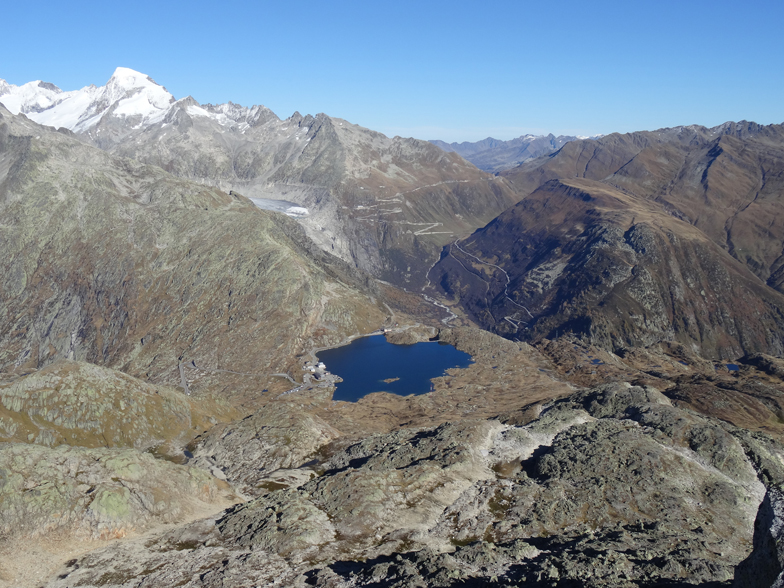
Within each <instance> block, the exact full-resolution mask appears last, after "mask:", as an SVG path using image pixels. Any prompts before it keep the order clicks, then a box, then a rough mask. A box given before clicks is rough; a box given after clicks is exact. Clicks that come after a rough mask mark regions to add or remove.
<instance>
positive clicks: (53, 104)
mask: <svg viewBox="0 0 784 588" xmlns="http://www.w3.org/2000/svg"><path fill="white" fill-rule="evenodd" d="M0 102H1V103H2V104H3V105H4V106H5V107H6V108H8V110H10V111H11V112H13V113H14V114H19V113H20V112H21V113H23V114H26V115H27V116H28V117H29V118H31V119H32V120H34V121H35V122H37V123H40V124H43V125H49V126H53V127H65V128H67V129H70V130H72V131H74V132H77V133H79V132H86V131H89V130H90V129H92V128H93V127H95V126H97V125H98V124H99V123H101V122H102V121H104V119H106V118H107V117H108V118H110V119H123V120H126V122H130V123H131V124H132V126H134V127H135V128H140V127H141V126H147V125H150V124H154V123H156V122H159V121H160V120H163V118H164V116H165V115H166V112H167V111H168V109H169V108H170V106H171V105H172V104H173V103H174V96H172V95H171V94H169V92H167V91H166V88H164V87H163V86H160V85H158V84H156V83H155V82H154V81H153V80H152V79H151V78H150V77H149V76H147V75H145V74H143V73H139V72H137V71H134V70H132V69H129V68H127V67H118V68H117V69H116V70H115V72H114V74H113V75H112V77H111V78H110V79H109V81H108V82H107V83H106V85H105V86H102V87H96V86H93V85H90V86H86V87H84V88H82V89H81V90H75V91H73V92H63V91H62V90H61V89H60V88H58V87H57V86H55V85H54V84H50V83H48V82H41V81H35V82H28V83H26V84H24V85H22V86H14V85H12V84H8V83H6V82H3V84H0Z"/></svg>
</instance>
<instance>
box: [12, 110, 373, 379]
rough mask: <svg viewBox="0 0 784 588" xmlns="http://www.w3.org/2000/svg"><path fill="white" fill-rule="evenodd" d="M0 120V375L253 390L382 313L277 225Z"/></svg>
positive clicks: (335, 267) (357, 280)
mask: <svg viewBox="0 0 784 588" xmlns="http://www.w3.org/2000/svg"><path fill="white" fill-rule="evenodd" d="M0 117H2V118H0V162H2V164H1V165H0V223H2V225H3V227H4V228H3V232H2V241H0V250H1V252H0V260H1V261H0V269H1V270H2V271H1V272H0V274H1V275H2V277H1V278H0V279H1V280H2V282H1V283H0V316H2V322H1V324H0V366H1V367H2V369H4V370H17V371H23V370H27V369H36V368H40V367H42V366H44V365H47V364H49V363H51V362H53V361H55V360H57V359H61V358H65V359H75V360H81V361H88V362H91V363H95V364H99V365H104V366H108V367H114V368H120V369H122V370H123V371H125V372H127V373H129V374H131V375H134V376H139V377H142V378H143V379H145V380H149V381H151V382H153V383H158V384H164V383H165V384H170V385H172V386H178V387H182V386H183V383H187V384H189V386H190V391H191V392H198V391H199V390H207V389H225V390H226V391H227V392H228V391H230V390H257V389H261V388H264V387H266V386H265V382H267V381H268V380H269V377H270V376H269V374H271V373H274V372H281V371H285V370H286V369H287V367H288V366H289V365H290V363H291V362H292V361H293V356H294V355H295V354H297V353H299V352H301V351H302V349H303V348H304V347H305V346H306V345H308V344H315V343H319V344H326V343H328V342H337V341H339V340H341V339H342V338H343V337H344V336H346V335H348V334H353V333H356V332H367V331H371V330H373V329H375V328H377V327H378V326H379V325H380V324H381V323H382V322H383V320H384V318H385V317H386V314H387V311H386V310H385V309H384V308H383V306H381V303H380V302H378V301H377V302H373V301H372V300H371V298H370V296H372V295H373V292H372V285H371V284H370V282H368V281H363V278H362V277H361V276H359V275H358V274H356V272H353V270H351V269H349V268H348V267H347V266H345V265H344V264H342V263H341V262H340V261H339V260H337V259H335V258H332V257H330V256H328V255H326V254H323V253H321V252H320V251H318V250H316V249H315V248H314V247H313V246H312V244H309V243H308V241H307V239H306V238H305V237H304V235H303V234H302V232H301V229H300V228H299V227H298V225H297V224H296V223H295V222H294V221H293V220H291V219H288V218H286V217H283V216H282V215H277V214H273V213H269V212H266V211H262V210H259V209H258V208H257V207H255V206H254V205H253V204H252V203H251V202H250V201H248V200H247V199H245V198H243V197H241V196H238V195H229V194H226V193H224V192H221V191H219V190H217V189H215V188H205V187H203V186H200V185H198V184H194V183H191V182H188V181H185V180H180V179H177V178H174V177H173V176H171V175H169V174H167V173H166V172H164V171H163V170H161V169H159V168H156V167H152V166H147V165H144V164H141V163H138V162H135V161H131V160H127V159H120V158H116V157H113V156H110V155H108V154H106V153H104V152H102V151H100V150H98V149H95V148H92V147H88V146H87V145H85V144H83V143H81V142H79V141H77V140H75V139H73V138H70V137H68V136H66V135H64V134H61V133H56V132H53V131H51V130H47V129H46V128H44V127H40V126H38V125H35V124H34V123H31V122H29V121H27V120H26V119H23V118H19V117H14V116H12V115H10V114H9V113H8V112H7V111H5V110H3V109H0ZM347 284H348V285H347ZM367 288H371V290H368V289H367ZM363 292H364V293H363ZM181 364H182V365H183V366H187V367H184V368H183V369H180V365H181ZM221 370H223V371H221Z"/></svg>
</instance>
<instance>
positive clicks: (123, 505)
mask: <svg viewBox="0 0 784 588" xmlns="http://www.w3.org/2000/svg"><path fill="white" fill-rule="evenodd" d="M234 501H236V498H235V497H234V496H233V493H232V492H231V490H230V488H229V487H228V485H227V484H226V483H225V482H221V481H220V480H217V479H215V478H213V477H212V476H210V475H209V474H207V473H206V472H204V471H202V470H200V469H197V468H192V467H189V466H180V465H176V464H173V463H170V462H167V461H163V460H160V459H155V458H154V457H153V456H152V455H150V454H147V453H140V452H138V451H135V450H132V449H84V448H76V447H67V446H64V445H63V446H60V447H57V448H55V449H49V448H47V447H42V446H39V445H25V444H11V443H0V513H2V514H0V537H2V539H3V541H13V540H14V538H23V537H41V536H44V535H46V534H51V533H56V534H58V535H61V536H62V535H65V536H73V537H76V538H81V539H95V538H112V537H123V536H125V535H127V534H129V533H132V532H140V531H143V530H145V529H147V528H149V527H150V526H151V525H155V524H161V523H175V522H182V521H184V520H185V519H187V517H188V516H189V515H190V514H192V513H193V512H199V511H200V510H204V508H205V506H207V505H216V507H217V508H219V507H220V505H225V506H228V505H229V504H231V503H232V502H234ZM213 508H215V507H213Z"/></svg>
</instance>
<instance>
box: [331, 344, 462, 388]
mask: <svg viewBox="0 0 784 588" xmlns="http://www.w3.org/2000/svg"><path fill="white" fill-rule="evenodd" d="M318 359H319V361H323V362H324V364H325V365H326V366H327V370H329V371H330V372H332V373H333V374H335V375H338V376H340V377H341V378H343V381H342V382H340V383H339V384H337V387H336V389H335V393H334V394H333V396H332V398H333V399H334V400H345V401H347V402H356V401H357V400H359V399H360V398H362V397H363V396H365V395H366V394H370V393H371V392H392V393H393V394H399V395H401V396H408V395H409V394H424V393H426V392H429V391H430V380H431V379H432V378H437V377H439V376H443V375H444V373H445V372H446V370H447V369H449V368H455V367H459V368H464V367H467V366H468V365H470V364H471V363H473V361H472V360H471V356H470V355H469V354H467V353H465V352H463V351H459V350H457V349H455V348H454V347H452V346H451V345H444V344H442V343H437V342H427V343H415V344H414V345H393V344H392V343H389V342H388V341H387V340H386V338H385V337H384V336H383V335H374V336H372V337H362V338H360V339H355V340H354V341H352V342H351V343H350V344H349V345H344V346H343V347H336V348H335V349H327V350H325V351H319V353H318ZM396 378H397V379H396ZM384 380H388V381H386V382H385V381H384Z"/></svg>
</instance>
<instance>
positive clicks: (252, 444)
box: [192, 401, 340, 495]
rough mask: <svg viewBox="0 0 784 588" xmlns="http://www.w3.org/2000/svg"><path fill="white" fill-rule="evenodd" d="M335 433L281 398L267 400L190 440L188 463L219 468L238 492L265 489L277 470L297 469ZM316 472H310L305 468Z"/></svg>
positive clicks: (337, 433)
mask: <svg viewBox="0 0 784 588" xmlns="http://www.w3.org/2000/svg"><path fill="white" fill-rule="evenodd" d="M339 435H340V433H339V432H338V431H337V430H335V429H334V428H333V427H331V426H330V425H328V424H327V423H325V422H324V421H323V420H322V419H320V418H319V417H318V416H316V415H313V414H310V413H308V412H305V411H302V410H301V409H300V408H299V407H298V406H295V405H293V404H291V403H288V402H285V401H277V402H270V403H269V404H267V405H266V406H264V407H263V408H262V409H260V410H258V411H257V412H255V413H254V414H252V415H250V416H248V417H246V418H244V419H242V420H241V421H238V422H235V423H231V424H227V425H218V426H216V427H214V428H213V429H211V430H210V431H208V432H207V433H205V434H204V435H203V436H202V437H200V438H199V439H197V440H196V441H195V443H194V445H195V448H194V459H193V461H192V464H193V465H196V466H199V467H202V468H204V469H207V470H208V471H214V470H218V471H220V472H221V475H222V476H225V478H226V479H227V480H229V481H230V482H231V483H232V484H234V485H235V486H236V487H237V488H238V489H239V490H240V491H241V492H243V493H245V494H248V495H257V494H259V493H260V492H266V491H267V490H268V489H269V488H270V484H272V486H273V487H274V485H275V484H280V482H279V481H277V482H276V481H275V480H271V481H270V480H269V478H270V476H271V475H273V474H274V472H276V470H281V469H284V470H288V469H292V468H298V467H299V466H301V465H303V464H304V463H306V462H308V461H311V460H312V459H313V458H314V457H315V455H314V454H315V453H316V451H317V450H318V449H319V448H320V447H322V446H324V445H326V444H327V443H329V442H330V441H331V440H333V439H335V438H336V437H338V436H339ZM310 474H311V475H313V476H315V473H313V472H312V471H311V472H310Z"/></svg>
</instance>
